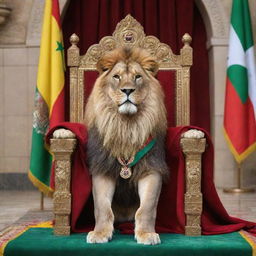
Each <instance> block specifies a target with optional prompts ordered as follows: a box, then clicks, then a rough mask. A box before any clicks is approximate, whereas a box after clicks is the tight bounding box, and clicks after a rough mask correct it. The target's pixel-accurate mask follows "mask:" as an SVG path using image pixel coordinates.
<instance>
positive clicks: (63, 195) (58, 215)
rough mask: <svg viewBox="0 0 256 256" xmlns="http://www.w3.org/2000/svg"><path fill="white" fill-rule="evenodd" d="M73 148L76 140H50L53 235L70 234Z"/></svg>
mask: <svg viewBox="0 0 256 256" xmlns="http://www.w3.org/2000/svg"><path fill="white" fill-rule="evenodd" d="M75 146H76V139H51V151H52V152H53V154H54V158H55V192H54V194H53V211H54V216H55V224H54V234H55V235H69V234H70V214H71V193H70V184H71V155H72V153H73V151H74V149H75Z"/></svg>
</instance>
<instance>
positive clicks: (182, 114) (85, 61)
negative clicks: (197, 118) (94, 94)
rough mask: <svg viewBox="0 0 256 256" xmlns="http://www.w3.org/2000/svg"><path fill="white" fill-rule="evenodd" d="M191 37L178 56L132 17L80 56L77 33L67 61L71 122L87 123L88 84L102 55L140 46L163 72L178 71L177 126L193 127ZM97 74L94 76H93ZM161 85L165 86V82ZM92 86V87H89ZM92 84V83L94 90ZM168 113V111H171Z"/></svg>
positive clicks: (184, 39)
mask: <svg viewBox="0 0 256 256" xmlns="http://www.w3.org/2000/svg"><path fill="white" fill-rule="evenodd" d="M191 40H192V39H191V37H190V35H189V34H185V35H184V36H183V37H182V42H183V43H184V46H183V47H182V48H181V49H180V54H179V55H175V54H174V53H173V52H172V50H171V48H170V47H169V46H168V45H167V44H164V43H161V42H160V41H159V40H158V39H157V38H156V37H155V36H146V35H145V33H144V30H143V27H142V26H141V24H140V23H139V22H137V21H136V20H135V19H134V18H133V17H132V16H131V15H127V16H126V17H125V18H124V19H123V20H121V21H120V22H119V23H118V24H117V26H116V29H115V31H114V33H113V35H112V36H106V37H103V38H102V39H101V40H100V42H99V44H94V45H92V46H91V47H90V48H89V49H88V50H87V52H86V53H85V55H83V56H80V53H79V48H78V46H77V44H78V42H79V38H78V36H77V35H75V34H73V35H72V36H71V37H70V42H71V47H70V48H69V49H68V53H67V58H68V66H69V67H70V121H71V122H78V123H82V122H83V117H84V107H85V101H86V98H87V97H88V95H86V94H88V93H89V91H90V90H87V89H86V87H87V85H88V84H87V83H93V80H95V79H96V73H95V71H96V70H97V69H96V63H97V62H98V60H99V59H100V58H101V56H102V55H103V54H104V53H105V52H107V51H111V50H114V49H115V48H119V47H124V46H126V47H131V48H132V47H140V48H144V49H146V50H147V51H149V52H150V53H151V54H152V55H154V56H155V57H156V58H157V60H158V62H159V71H160V72H161V71H174V72H175V75H174V76H175V79H174V83H175V84H174V87H175V88H174V95H175V124H176V126H182V125H189V124H190V100H189V99H190V96H189V90H190V89H189V86H190V67H191V65H192V48H191V47H190V43H191ZM93 71H94V74H92V73H93ZM159 80H160V83H161V79H159ZM88 87H89V86H88ZM91 87H92V84H90V88H91ZM167 111H168V109H167Z"/></svg>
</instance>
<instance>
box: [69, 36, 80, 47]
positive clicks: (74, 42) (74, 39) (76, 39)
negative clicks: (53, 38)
mask: <svg viewBox="0 0 256 256" xmlns="http://www.w3.org/2000/svg"><path fill="white" fill-rule="evenodd" d="M78 42H79V37H78V36H77V35H76V34H75V33H74V34H73V35H72V36H71V37H70V43H71V44H72V45H77V44H78Z"/></svg>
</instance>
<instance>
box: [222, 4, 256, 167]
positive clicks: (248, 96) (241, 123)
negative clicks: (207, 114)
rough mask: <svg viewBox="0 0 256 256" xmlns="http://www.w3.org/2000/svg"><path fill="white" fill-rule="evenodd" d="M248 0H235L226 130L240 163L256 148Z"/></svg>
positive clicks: (255, 93) (254, 70)
mask: <svg viewBox="0 0 256 256" xmlns="http://www.w3.org/2000/svg"><path fill="white" fill-rule="evenodd" d="M254 58H255V55H254V42H253V35H252V28H251V20H250V10H249V5H248V0H233V6H232V13H231V26H230V39H229V55H228V69H227V82H226V98H225V114H224V130H225V137H226V139H227V142H228V145H229V147H230V150H231V152H232V153H233V155H234V157H235V159H236V161H237V162H238V163H240V162H242V161H243V160H244V159H245V158H246V157H247V156H248V155H249V154H250V153H251V152H253V151H255V150H256V121H255V120H256V68H255V60H254Z"/></svg>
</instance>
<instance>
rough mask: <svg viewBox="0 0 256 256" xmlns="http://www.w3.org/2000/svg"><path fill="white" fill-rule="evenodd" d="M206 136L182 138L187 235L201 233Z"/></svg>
mask: <svg viewBox="0 0 256 256" xmlns="http://www.w3.org/2000/svg"><path fill="white" fill-rule="evenodd" d="M205 145H206V139H205V138H200V139H199V138H182V139H181V146H182V150H183V153H184V154H185V164H186V175H185V176H186V193H185V205H184V208H185V215H186V226H185V235H188V236H199V235H201V214H202V204H203V200H202V193H201V176H202V173H201V156H202V153H203V152H204V151H205Z"/></svg>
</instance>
